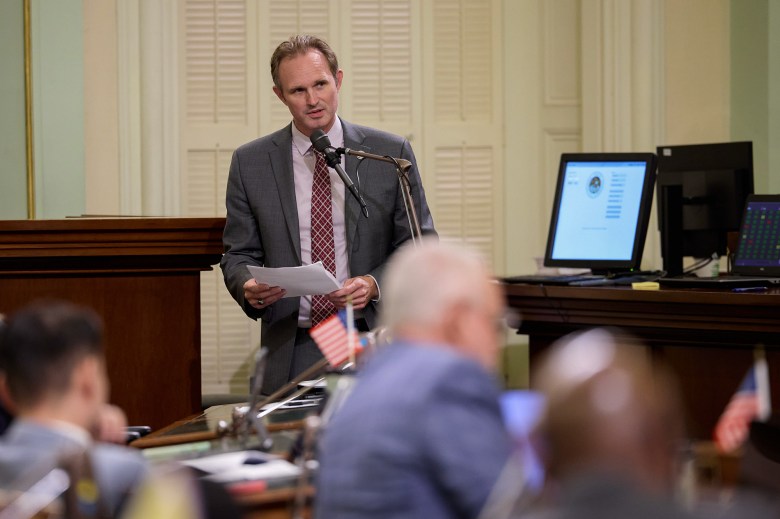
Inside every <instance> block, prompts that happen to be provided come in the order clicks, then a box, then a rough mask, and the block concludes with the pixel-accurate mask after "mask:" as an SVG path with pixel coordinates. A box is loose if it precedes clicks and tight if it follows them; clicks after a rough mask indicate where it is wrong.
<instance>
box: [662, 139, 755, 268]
mask: <svg viewBox="0 0 780 519" xmlns="http://www.w3.org/2000/svg"><path fill="white" fill-rule="evenodd" d="M657 151H658V182H657V185H658V229H659V230H660V231H661V243H662V246H661V249H662V250H661V254H662V256H663V257H664V265H665V270H667V271H669V270H670V269H669V268H666V265H667V264H670V263H673V262H676V263H677V264H678V265H679V264H681V262H682V260H681V259H680V258H671V257H670V256H672V255H677V256H680V255H681V256H692V257H695V258H709V257H711V256H712V255H713V253H716V254H718V255H721V256H722V255H724V254H726V252H727V236H728V233H729V232H737V231H738V230H739V222H740V219H741V218H742V212H743V209H744V207H745V199H746V198H747V196H748V195H749V194H751V193H753V145H752V143H751V142H724V143H713V144H690V145H679V146H659V147H658V150H657ZM675 187H676V188H677V189H678V192H677V194H675V193H674V192H673V191H672V190H671V189H672V188H675ZM677 205H679V206H680V207H677ZM675 212H676V213H677V215H676V216H674V215H673V214H672V213H675ZM664 222H672V223H671V225H672V227H667V228H666V229H665V228H664V227H665V223H664ZM667 225H669V224H667Z"/></svg>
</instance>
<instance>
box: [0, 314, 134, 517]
mask: <svg viewBox="0 0 780 519" xmlns="http://www.w3.org/2000/svg"><path fill="white" fill-rule="evenodd" d="M102 341H103V330H102V323H101V320H100V319H99V317H98V316H97V315H96V314H95V313H94V312H93V311H91V310H89V309H86V308H82V307H79V306H75V305H73V304H69V303H64V302H57V301H48V302H39V303H35V304H33V305H31V306H28V307H26V308H23V309H21V310H19V311H17V312H16V313H15V314H13V315H12V316H10V318H9V320H8V322H7V326H6V329H5V330H4V331H3V332H2V334H1V335H0V393H1V394H2V397H3V400H4V402H6V403H7V404H8V405H9V407H11V408H12V410H13V412H14V415H15V419H14V421H13V423H12V424H11V426H10V427H9V429H8V430H7V431H6V432H5V434H4V435H3V436H2V437H1V438H0V488H4V489H15V490H22V491H24V490H26V489H29V488H30V487H31V486H32V485H34V484H35V483H36V482H38V481H40V480H42V479H43V478H45V477H47V475H49V474H51V473H52V471H55V470H57V469H62V470H64V471H65V472H66V473H67V474H68V475H69V477H70V480H69V482H70V484H69V492H66V496H70V497H66V507H71V508H69V509H68V510H69V513H74V511H75V510H86V511H90V512H96V511H97V512H98V513H102V514H104V515H108V516H112V517H113V516H115V515H117V513H118V512H119V511H120V510H121V507H122V505H123V504H124V502H125V499H126V497H127V496H128V495H129V494H130V493H131V492H133V490H134V489H135V488H136V486H137V485H138V484H139V483H140V482H141V481H142V480H143V478H144V477H145V475H146V473H147V467H146V463H145V461H144V459H143V457H142V456H141V454H140V453H139V452H138V451H135V450H132V449H129V448H127V447H123V446H119V445H112V444H107V443H100V442H97V441H95V440H94V439H93V438H94V435H97V434H99V429H100V427H101V421H102V420H104V418H105V414H104V413H105V409H106V405H107V401H108V391H109V383H108V377H107V374H106V367H105V359H104V354H103V343H102ZM74 507H76V508H74Z"/></svg>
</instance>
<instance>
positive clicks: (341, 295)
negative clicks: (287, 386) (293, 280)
mask: <svg viewBox="0 0 780 519" xmlns="http://www.w3.org/2000/svg"><path fill="white" fill-rule="evenodd" d="M271 76H272V79H273V82H274V87H273V90H274V93H275V94H276V95H277V97H278V98H279V100H280V101H281V102H282V103H284V105H285V106H286V107H287V108H288V109H289V111H290V114H291V115H292V123H291V124H289V125H287V126H286V127H285V128H283V129H281V130H279V131H276V132H274V133H272V134H270V135H267V136H265V137H262V138H260V139H256V140H254V141H252V142H249V143H247V144H245V145H243V146H240V147H239V148H238V149H237V150H236V151H235V153H234V154H233V159H232V162H231V164H230V172H229V176H228V184H227V194H226V206H227V221H226V224H225V230H224V234H223V241H224V245H225V254H224V256H223V258H222V262H221V265H220V266H221V268H222V272H223V274H224V278H225V284H226V286H227V288H228V290H229V291H230V293H231V295H232V296H233V298H234V299H235V300H236V302H238V304H239V305H240V306H241V308H242V309H243V310H244V312H245V313H246V314H247V315H248V316H249V317H251V318H253V319H258V318H259V319H261V320H262V328H261V334H262V343H263V345H264V346H267V347H268V348H269V352H270V353H269V356H268V363H267V367H266V373H265V376H264V379H263V393H265V394H269V393H272V392H273V391H275V390H276V389H278V388H279V387H280V386H282V385H283V384H284V383H286V382H287V381H288V380H290V379H292V378H294V377H295V376H296V375H298V374H299V373H301V372H303V371H304V370H305V369H306V368H308V367H309V366H311V365H312V364H314V363H315V362H317V361H318V360H319V359H321V358H322V356H321V354H320V351H319V349H318V348H317V347H316V345H315V344H314V342H313V341H312V340H311V338H310V337H309V333H308V330H309V328H310V327H311V326H313V325H316V324H317V323H318V322H320V321H321V320H324V319H325V318H327V317H328V316H329V315H330V314H332V313H335V312H336V311H337V310H338V309H342V308H344V307H345V306H346V304H347V301H351V302H352V305H353V307H354V309H355V310H356V320H358V321H359V325H362V326H361V327H363V328H373V327H374V326H375V320H376V313H377V306H378V303H379V300H380V286H381V285H382V277H383V276H382V273H383V271H384V267H385V263H386V262H387V260H388V258H389V257H390V256H391V255H392V254H393V253H394V252H395V251H396V250H397V249H398V247H400V246H401V245H402V244H403V243H404V242H406V241H407V240H409V239H410V238H411V237H412V231H411V229H410V227H409V223H408V218H407V214H406V209H405V205H404V199H403V194H402V190H401V186H400V183H399V181H398V175H397V173H396V171H395V167H394V166H393V165H392V164H388V163H386V162H380V161H374V160H359V159H358V158H357V157H353V156H346V158H344V157H342V158H341V163H342V166H343V169H344V170H345V171H346V174H347V175H348V176H349V177H350V179H351V180H352V182H353V183H354V185H355V186H356V187H357V189H358V190H359V192H360V193H361V195H362V197H363V199H364V200H365V203H366V207H367V210H368V217H367V218H366V217H364V216H363V214H361V207H360V204H359V203H358V201H357V200H356V199H355V198H354V197H352V196H351V195H350V193H347V192H346V191H345V185H344V183H343V182H342V180H341V179H340V178H339V176H338V175H337V174H336V170H334V169H332V168H329V167H328V165H326V162H325V160H324V158H323V157H322V154H320V153H319V152H317V151H316V150H315V149H314V147H313V146H312V143H311V136H312V133H313V132H315V131H316V130H321V131H323V132H324V133H325V134H326V135H327V137H328V139H329V140H330V143H331V144H332V146H333V147H335V148H342V147H344V148H349V149H352V150H357V151H361V152H370V153H371V154H374V155H380V156H389V157H394V158H401V159H404V160H407V161H409V162H410V163H411V169H410V171H409V173H408V176H409V181H410V184H411V191H412V198H413V199H414V208H415V211H416V214H417V215H418V216H419V220H420V227H421V229H422V232H423V233H425V234H434V233H435V231H434V228H433V220H432V218H431V214H430V211H429V209H428V205H427V202H426V200H425V193H424V191H423V187H422V183H421V180H420V174H419V171H418V169H417V162H416V159H415V156H414V153H413V151H412V148H411V145H410V144H409V142H408V141H407V140H406V139H404V138H403V137H399V136H396V135H392V134H390V133H387V132H383V131H379V130H376V129H372V128H368V127H365V126H358V125H355V124H352V123H349V122H347V121H345V120H343V119H341V118H340V117H338V116H337V110H338V106H339V90H340V89H341V85H342V80H343V78H344V72H343V71H342V70H341V69H340V68H339V64H338V60H337V58H336V54H335V53H334V52H333V50H332V49H331V48H330V46H329V45H328V44H327V43H326V42H325V41H323V40H322V39H320V38H317V37H315V36H309V35H299V36H294V37H292V38H290V39H289V40H288V41H285V42H282V43H281V44H280V45H279V46H278V47H277V48H276V50H275V51H274V53H273V56H272V57H271ZM318 261H322V263H323V266H324V267H325V268H326V269H328V270H329V271H330V272H331V273H332V274H333V275H334V276H335V278H336V279H337V281H338V282H339V283H340V284H341V288H340V289H338V290H335V291H333V292H331V293H329V294H327V295H325V296H305V297H288V298H286V297H285V296H286V293H285V291H284V289H283V288H282V287H278V286H269V285H266V284H258V283H256V282H255V280H254V279H253V278H252V276H251V275H250V273H249V271H248V269H247V266H248V265H255V266H265V267H293V266H301V265H309V264H313V263H316V262H318ZM410 297H414V295H413V294H410Z"/></svg>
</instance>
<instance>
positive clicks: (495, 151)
mask: <svg viewBox="0 0 780 519" xmlns="http://www.w3.org/2000/svg"><path fill="white" fill-rule="evenodd" d="M426 5H427V8H428V10H427V11H426V16H427V17H428V19H429V20H430V28H431V29H432V37H431V39H430V40H429V41H428V42H427V43H426V60H425V61H426V63H427V64H429V65H428V66H426V67H425V71H424V74H425V75H426V79H427V82H428V83H429V84H430V85H432V86H431V87H429V88H426V90H425V91H426V96H427V97H426V99H429V100H430V104H429V105H428V106H426V112H425V113H426V118H425V121H424V124H425V142H426V146H425V150H426V153H427V155H428V156H429V157H433V162H432V169H433V180H432V181H428V182H427V186H428V189H429V191H430V194H429V198H430V200H431V206H432V210H433V212H434V217H435V219H436V226H437V229H438V230H439V234H440V235H441V237H442V239H443V240H446V241H452V242H457V243H463V244H466V245H469V246H472V247H474V248H476V249H478V250H480V251H481V252H482V253H483V254H485V255H486V256H487V257H488V258H489V259H490V260H491V262H492V263H493V268H494V269H495V270H500V269H501V268H502V265H503V260H504V257H503V204H502V200H503V193H502V185H503V182H502V176H503V169H502V167H503V164H502V162H503V161H502V156H503V137H502V135H503V134H502V131H503V118H502V113H501V107H502V101H501V95H500V85H499V83H498V82H497V81H496V78H494V70H499V69H500V59H501V46H500V41H501V40H500V27H501V23H500V9H501V5H500V2H497V1H494V0H434V1H433V2H431V3H430V4H426ZM429 167H431V165H430V162H429Z"/></svg>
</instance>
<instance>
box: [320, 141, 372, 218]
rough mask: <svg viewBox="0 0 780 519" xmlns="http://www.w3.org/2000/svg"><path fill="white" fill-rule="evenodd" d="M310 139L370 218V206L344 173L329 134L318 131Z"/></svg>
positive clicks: (364, 214)
mask: <svg viewBox="0 0 780 519" xmlns="http://www.w3.org/2000/svg"><path fill="white" fill-rule="evenodd" d="M309 138H310V139H311V144H312V146H314V149H315V150H317V151H319V152H320V153H322V155H323V156H324V157H325V162H327V163H328V166H330V167H332V168H333V169H335V170H336V173H338V174H339V177H341V181H342V182H344V185H345V186H347V189H349V192H350V193H352V196H354V197H355V199H356V200H357V201H358V203H359V204H360V209H361V210H362V211H363V216H365V217H366V218H368V206H366V202H365V200H363V197H362V196H360V193H359V192H358V190H357V188H356V187H355V184H354V183H353V182H352V179H351V178H349V176H348V175H347V173H346V172H345V171H344V168H342V167H341V159H340V158H339V154H338V152H337V151H336V149H335V148H334V147H333V146H331V145H330V139H329V138H328V136H327V134H326V133H325V132H324V131H322V130H319V129H318V130H314V131H313V132H311V137H309Z"/></svg>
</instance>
